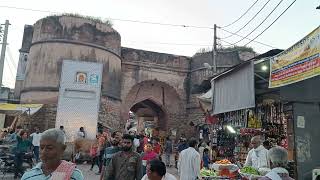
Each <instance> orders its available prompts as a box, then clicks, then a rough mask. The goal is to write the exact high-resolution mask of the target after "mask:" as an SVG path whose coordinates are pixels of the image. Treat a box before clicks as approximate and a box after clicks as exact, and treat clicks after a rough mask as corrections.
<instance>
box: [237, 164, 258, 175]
mask: <svg viewBox="0 0 320 180" xmlns="http://www.w3.org/2000/svg"><path fill="white" fill-rule="evenodd" d="M240 172H241V173H246V174H252V175H260V174H259V171H258V170H256V169H255V168H253V167H250V166H247V167H243V168H242V169H241V170H240Z"/></svg>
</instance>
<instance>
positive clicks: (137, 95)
mask: <svg viewBox="0 0 320 180" xmlns="http://www.w3.org/2000/svg"><path fill="white" fill-rule="evenodd" d="M130 110H131V111H135V113H136V114H137V113H138V115H139V113H140V115H143V116H145V117H150V118H151V119H152V118H157V120H158V122H157V125H158V127H159V129H161V130H163V131H168V130H170V129H173V128H176V129H177V128H178V127H179V126H181V124H183V122H182V121H183V120H184V117H185V108H184V107H183V103H182V101H181V98H180V96H179V94H178V93H177V92H176V90H175V89H174V88H173V87H172V86H170V85H168V84H167V83H165V82H161V81H158V80H147V81H142V82H140V83H138V84H135V85H134V86H133V87H132V88H131V89H130V91H129V92H128V94H126V95H125V99H124V100H123V101H122V106H121V124H123V125H124V124H125V123H126V121H127V120H128V119H129V115H128V112H129V111H130Z"/></svg>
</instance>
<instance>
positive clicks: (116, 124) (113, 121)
mask: <svg viewBox="0 0 320 180" xmlns="http://www.w3.org/2000/svg"><path fill="white" fill-rule="evenodd" d="M120 106H121V103H120V101H118V100H116V99H113V98H108V97H101V103H100V111H99V120H98V122H99V123H101V124H102V125H103V126H104V127H108V128H109V129H112V130H120V129H123V127H121V126H120Z"/></svg>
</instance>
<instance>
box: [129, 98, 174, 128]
mask: <svg viewBox="0 0 320 180" xmlns="http://www.w3.org/2000/svg"><path fill="white" fill-rule="evenodd" d="M130 111H131V112H133V113H134V114H135V116H136V120H137V121H138V124H137V130H138V132H141V131H142V130H143V129H144V128H145V127H146V125H147V126H149V127H152V128H159V130H160V131H166V127H167V125H166V124H167V121H168V113H167V112H166V110H165V109H163V107H162V106H161V105H160V104H159V103H158V102H155V101H154V100H153V99H151V98H148V99H145V100H142V101H140V102H138V103H136V104H134V105H133V106H132V107H131V108H130Z"/></svg>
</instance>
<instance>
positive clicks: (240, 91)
mask: <svg viewBox="0 0 320 180" xmlns="http://www.w3.org/2000/svg"><path fill="white" fill-rule="evenodd" d="M211 84H212V85H211V87H212V88H213V97H214V98H213V103H212V108H213V114H220V113H224V112H230V111H236V110H240V109H246V108H251V107H254V106H255V90H254V62H253V61H246V62H244V63H241V64H239V65H237V66H235V67H234V68H232V69H230V70H228V71H226V72H224V73H222V74H220V75H219V76H216V77H214V78H213V79H212V80H211Z"/></svg>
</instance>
